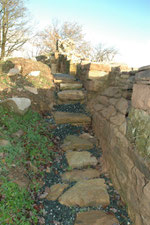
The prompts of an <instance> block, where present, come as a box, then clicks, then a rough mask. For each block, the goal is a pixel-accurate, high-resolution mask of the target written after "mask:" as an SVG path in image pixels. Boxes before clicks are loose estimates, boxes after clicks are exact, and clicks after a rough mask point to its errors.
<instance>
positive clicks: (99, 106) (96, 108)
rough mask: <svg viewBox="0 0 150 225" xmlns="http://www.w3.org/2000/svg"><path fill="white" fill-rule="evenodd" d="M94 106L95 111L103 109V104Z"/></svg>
mask: <svg viewBox="0 0 150 225" xmlns="http://www.w3.org/2000/svg"><path fill="white" fill-rule="evenodd" d="M93 107H94V110H95V111H96V112H99V111H102V110H103V109H104V107H105V106H104V105H101V104H96V105H94V106H93Z"/></svg>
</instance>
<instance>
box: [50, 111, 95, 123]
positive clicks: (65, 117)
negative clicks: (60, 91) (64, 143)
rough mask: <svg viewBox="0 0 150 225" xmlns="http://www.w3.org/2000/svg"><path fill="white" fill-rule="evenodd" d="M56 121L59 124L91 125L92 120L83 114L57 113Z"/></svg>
mask: <svg viewBox="0 0 150 225" xmlns="http://www.w3.org/2000/svg"><path fill="white" fill-rule="evenodd" d="M54 119H55V122H56V123H57V124H64V123H71V124H90V123H91V118H90V117H89V116H87V115H84V114H81V113H69V112H55V113H54Z"/></svg>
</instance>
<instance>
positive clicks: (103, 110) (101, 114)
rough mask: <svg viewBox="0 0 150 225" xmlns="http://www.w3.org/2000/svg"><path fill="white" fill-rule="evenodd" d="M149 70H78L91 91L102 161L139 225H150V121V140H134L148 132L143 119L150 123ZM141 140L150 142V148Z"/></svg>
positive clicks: (95, 67)
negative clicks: (140, 133) (142, 125)
mask: <svg viewBox="0 0 150 225" xmlns="http://www.w3.org/2000/svg"><path fill="white" fill-rule="evenodd" d="M125 70H127V72H125ZM123 71H124V72H123ZM146 71H149V72H142V74H140V73H141V72H140V73H137V74H136V72H134V71H130V70H129V68H127V67H126V66H124V65H123V66H117V67H115V66H113V67H112V66H111V65H105V64H97V65H96V64H86V63H85V64H84V63H83V64H81V65H78V76H79V78H80V79H81V80H82V81H83V84H84V87H85V88H86V90H87V92H88V102H87V104H88V108H89V110H90V112H91V113H92V117H93V129H94V131H95V135H96V136H97V138H98V139H99V144H100V146H101V148H102V150H103V158H102V160H101V161H102V162H103V165H104V166H105V168H106V169H107V170H108V171H109V173H110V176H111V178H112V181H113V183H114V185H115V187H116V188H117V190H118V191H119V193H120V195H121V196H122V199H123V200H124V201H125V202H126V204H127V206H128V211H129V215H130V217H131V219H132V221H133V222H134V224H135V225H149V224H150V182H149V180H150V167H149V165H150V164H149V160H150V159H149V155H148V154H149V152H148V153H147V155H143V152H142V154H141V149H142V147H143V149H144V151H145V149H146V148H148V147H149V146H150V140H149V139H150V136H148V135H149V131H150V129H149V128H150V127H149V128H148V126H149V124H148V123H147V122H145V127H144V130H146V134H147V138H145V136H144V135H143V137H142V139H141V140H140V138H138V137H136V136H134V137H132V138H131V140H132V141H131V140H130V135H131V136H132V133H133V132H134V131H135V130H136V129H137V132H138V129H143V127H140V123H141V124H143V123H142V120H143V117H142V118H141V122H140V123H139V121H138V120H139V117H138V116H139V115H140V116H141V115H144V117H145V118H146V121H147V120H149V121H150V114H149V112H150V87H149V84H150V70H146ZM143 73H144V74H145V73H146V75H145V76H144V75H143ZM147 73H149V75H147ZM135 74H136V75H135ZM141 77H142V78H141ZM135 78H136V79H135ZM135 82H136V84H135ZM133 85H134V88H133ZM131 98H132V101H131ZM139 110H140V111H139ZM130 111H132V113H131V112H130ZM142 113H143V114H142ZM136 122H138V123H137V124H138V125H136ZM132 126H133V127H132ZM136 126H137V127H136ZM128 127H129V128H131V129H129V128H128ZM128 129H129V130H131V131H130V132H128ZM141 131H142V130H141ZM139 140H140V141H142V142H147V141H148V140H149V146H147V145H146V146H145V145H144V144H143V145H142V144H141V142H139ZM138 144H139V145H138ZM149 151H150V149H149Z"/></svg>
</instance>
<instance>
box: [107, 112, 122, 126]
mask: <svg viewBox="0 0 150 225" xmlns="http://www.w3.org/2000/svg"><path fill="white" fill-rule="evenodd" d="M110 122H112V123H113V124H115V125H118V126H120V125H121V124H122V123H124V122H125V116H124V115H122V114H120V113H118V114H117V115H115V116H112V117H111V118H110Z"/></svg>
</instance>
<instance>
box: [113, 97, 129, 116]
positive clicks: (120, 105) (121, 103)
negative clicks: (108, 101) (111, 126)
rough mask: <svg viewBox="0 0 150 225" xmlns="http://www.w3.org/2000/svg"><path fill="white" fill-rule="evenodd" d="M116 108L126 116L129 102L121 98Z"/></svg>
mask: <svg viewBox="0 0 150 225" xmlns="http://www.w3.org/2000/svg"><path fill="white" fill-rule="evenodd" d="M116 108H117V109H118V110H119V111H120V112H121V113H123V114H126V112H127V109H128V101H127V100H126V99H124V98H120V99H119V101H118V102H117V104H116Z"/></svg>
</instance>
